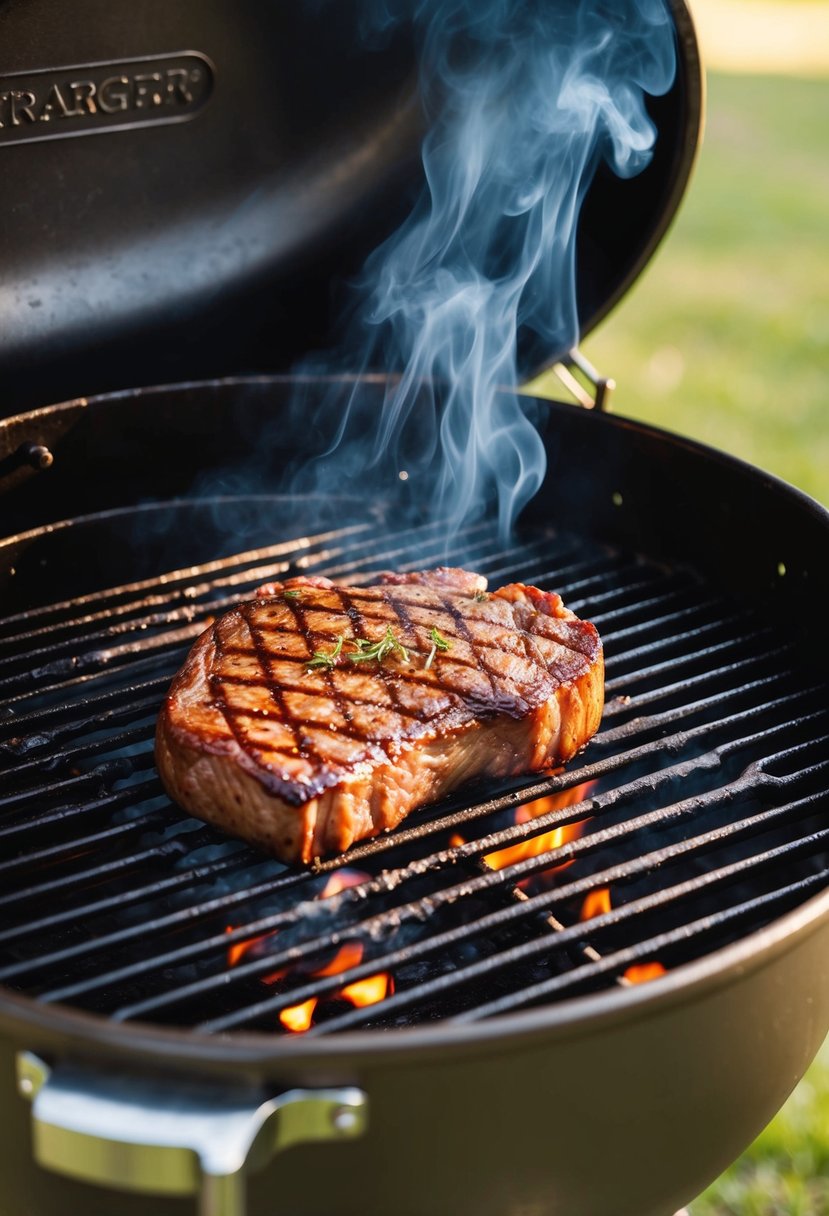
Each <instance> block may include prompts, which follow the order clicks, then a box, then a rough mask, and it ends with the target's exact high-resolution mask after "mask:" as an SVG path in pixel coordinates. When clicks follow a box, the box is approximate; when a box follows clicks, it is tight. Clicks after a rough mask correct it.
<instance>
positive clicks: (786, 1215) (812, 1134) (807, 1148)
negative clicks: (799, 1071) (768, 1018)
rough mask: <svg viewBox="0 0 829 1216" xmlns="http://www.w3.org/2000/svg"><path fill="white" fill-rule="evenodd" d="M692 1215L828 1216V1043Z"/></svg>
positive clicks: (697, 1205) (696, 1204) (701, 1199)
mask: <svg viewBox="0 0 829 1216" xmlns="http://www.w3.org/2000/svg"><path fill="white" fill-rule="evenodd" d="M691 1213H692V1216H829V1042H828V1043H827V1045H826V1046H825V1047H824V1048H823V1050H822V1052H821V1054H820V1055H819V1056H818V1059H817V1060H816V1061H815V1063H814V1064H813V1065H812V1067H811V1069H810V1070H809V1072H808V1073H807V1075H806V1078H805V1079H804V1080H803V1081H802V1082H801V1083H800V1085H799V1086H798V1087H797V1089H796V1090H795V1092H794V1093H793V1094H792V1096H791V1098H790V1099H789V1101H788V1102H787V1103H786V1105H785V1106H784V1107H783V1110H782V1111H781V1112H780V1114H779V1115H778V1116H777V1118H776V1119H774V1120H773V1122H772V1123H770V1124H769V1126H768V1127H767V1128H766V1130H765V1131H764V1132H763V1133H762V1134H761V1135H760V1136H759V1137H758V1138H757V1140H755V1142H754V1144H753V1145H752V1147H751V1148H750V1149H749V1151H748V1152H747V1153H746V1154H745V1156H744V1157H742V1158H741V1159H740V1161H738V1162H737V1164H736V1165H734V1166H732V1168H731V1169H730V1170H728V1171H727V1172H726V1173H725V1174H723V1176H722V1177H721V1178H719V1179H718V1180H717V1182H715V1183H714V1185H713V1186H712V1187H709V1189H708V1190H707V1191H706V1192H705V1194H704V1195H703V1196H702V1197H701V1198H700V1199H698V1200H697V1201H696V1202H695V1203H694V1204H693V1205H692V1209H691Z"/></svg>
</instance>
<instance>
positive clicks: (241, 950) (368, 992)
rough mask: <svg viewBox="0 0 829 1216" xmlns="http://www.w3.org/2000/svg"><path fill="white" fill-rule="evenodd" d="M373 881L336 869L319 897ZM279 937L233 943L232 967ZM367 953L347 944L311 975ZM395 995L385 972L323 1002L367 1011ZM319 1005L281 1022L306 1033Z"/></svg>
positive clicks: (299, 1008) (267, 979)
mask: <svg viewBox="0 0 829 1216" xmlns="http://www.w3.org/2000/svg"><path fill="white" fill-rule="evenodd" d="M461 843H462V842H461ZM370 878H371V875H370V874H364V873H363V872H362V871H361V870H349V869H342V870H335V871H334V873H333V874H332V875H331V877H330V878H329V879H328V881H327V882H326V884H325V886H324V887H323V889H322V891H320V892H319V894H318V895H317V896H316V898H317V899H331V898H332V897H333V896H335V895H339V894H340V892H342V891H347V890H348V889H349V887H356V886H358V885H359V884H360V883H363V882H368V881H369V879H370ZM235 932H236V927H235V926H234V925H227V926H226V928H225V933H235ZM276 935H277V934H276V931H274V932H273V933H263V934H260V935H259V936H258V937H249V938H246V939H245V940H244V941H241V942H233V943H232V944H230V945H229V946H228V948H227V965H228V967H235V966H236V964H237V963H239V962H240V961H241V960H242V959H243V958H244V957H245V955H246V954H248V953H250V952H251V951H253V950H255V948H256V947H257V946H258V945H259V944H260V942H266V941H269V940H270V939H272V938H274V937H276ZM363 952H364V951H363V947H362V945H361V944H360V943H359V942H345V943H344V944H343V945H342V946H340V948H339V950H338V951H337V953H336V954H335V955H334V957H333V958H332V959H331V961H330V962H328V963H326V964H325V965H324V966H323V967H319V968H318V969H317V970H316V971H313V972H311V974H312V975H313V976H314V977H316V978H318V979H324V978H326V977H327V976H331V975H339V974H340V973H341V972H343V971H349V970H350V969H351V968H352V967H356V966H358V965H359V963H360V962H361V961H362V958H363ZM288 975H290V969H287V968H283V969H282V970H279V971H273V972H271V973H270V974H269V975H263V976H262V977H261V982H262V983H263V984H278V983H279V982H280V981H281V980H284V979H285V977H286V976H288ZM392 992H394V981H393V979H392V977H391V976H390V975H388V974H387V973H386V972H382V973H380V974H378V975H369V976H366V977H365V978H364V979H361V980H355V982H354V983H353V984H347V985H346V986H345V987H344V988H342V989H340V991H339V992H335V993H333V994H332V995H331V997H326V998H322V999H325V1000H335V1001H336V1000H344V1001H349V1002H350V1003H351V1004H352V1005H355V1006H357V1007H358V1008H363V1007H365V1006H366V1005H376V1004H378V1002H380V1001H382V1000H384V999H385V998H386V997H387V996H388V995H389V994H390V993H392ZM319 1003H320V998H319V997H311V998H310V999H309V1000H307V1001H303V1002H302V1003H301V1004H299V1005H290V1006H288V1008H287V1009H283V1010H282V1012H281V1013H280V1014H279V1021H280V1022H281V1023H282V1025H283V1026H284V1028H285V1029H286V1030H289V1031H290V1032H291V1033H292V1034H302V1033H303V1031H305V1030H308V1029H309V1028H310V1027H311V1026H312V1025H313V1021H314V1013H315V1011H316V1008H317V1005H318V1004H319Z"/></svg>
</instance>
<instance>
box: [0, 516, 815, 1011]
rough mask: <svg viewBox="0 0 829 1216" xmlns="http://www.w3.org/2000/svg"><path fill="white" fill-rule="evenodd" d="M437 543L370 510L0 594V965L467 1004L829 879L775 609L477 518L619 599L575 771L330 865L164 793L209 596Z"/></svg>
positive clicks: (274, 991) (322, 998)
mask: <svg viewBox="0 0 829 1216" xmlns="http://www.w3.org/2000/svg"><path fill="white" fill-rule="evenodd" d="M445 560H446V553H445V536H444V534H443V530H442V529H441V528H440V526H437V525H430V526H424V527H420V528H410V529H406V530H401V531H400V532H399V533H397V534H395V535H394V536H393V538H392V541H391V543H389V541H388V534H387V533H386V534H385V537H384V539H382V540H381V539H378V537H377V530H376V528H371V527H370V526H365V527H364V526H362V525H359V524H357V525H354V526H351V527H348V528H342V529H338V530H336V529H335V530H331V531H328V532H325V533H320V534H319V535H316V536H309V537H303V538H299V539H297V540H295V541H291V542H284V543H281V544H279V545H272V546H269V547H263V548H260V549H256V550H250V551H248V552H245V553H243V554H240V555H237V556H235V557H233V558H230V559H222V560H216V561H210V562H206V563H204V564H203V565H200V566H198V567H190V568H187V569H184V570H179V571H175V572H172V573H168V574H165V575H163V576H160V577H157V578H151V579H145V580H143V581H140V582H134V583H131V584H129V585H127V586H122V587H119V588H115V589H111V590H103V591H98V592H94V593H92V594H90V595H86V596H84V597H82V598H80V599H75V600H72V601H66V602H63V603H59V604H55V605H49V606H44V607H40V608H37V609H35V610H33V611H32V612H29V613H25V614H24V613H21V614H17V615H15V616H11V617H8V618H6V620H5V621H2V622H0V765H2V768H3V771H4V781H3V791H4V792H3V794H2V796H0V847H1V848H2V852H0V877H2V894H0V908H1V909H2V923H1V924H0V982H2V983H4V984H7V985H9V986H11V987H13V988H15V989H18V990H20V991H22V992H25V993H28V994H30V995H32V996H35V997H37V998H39V999H40V1000H42V1001H44V1002H57V1001H60V1002H68V1003H71V1004H72V1005H74V1006H76V1007H80V1008H84V1009H89V1010H93V1011H96V1012H98V1013H101V1014H104V1015H106V1016H108V1017H110V1018H113V1019H116V1020H121V1021H125V1020H130V1019H135V1018H140V1019H142V1020H149V1021H158V1022H163V1023H168V1024H175V1025H186V1026H190V1025H197V1026H199V1027H200V1028H201V1029H204V1030H207V1031H212V1032H220V1031H222V1032H223V1031H229V1030H234V1029H251V1028H254V1029H260V1030H269V1031H273V1032H276V1031H281V1030H285V1029H286V1027H287V1024H291V1025H295V1020H294V1019H293V1018H292V1017H290V1016H289V1014H290V1013H291V1011H294V1012H295V1011H297V1010H298V1009H302V1010H305V1011H306V1015H307V1016H306V1021H307V1022H309V1023H310V1028H309V1029H308V1034H310V1035H319V1034H330V1033H332V1032H335V1031H340V1030H345V1029H349V1028H352V1027H356V1026H367V1025H368V1026H377V1027H392V1026H397V1025H406V1024H411V1023H412V1022H418V1021H431V1020H433V1019H437V1018H452V1019H454V1020H459V1021H470V1020H477V1019H480V1018H484V1017H488V1016H492V1015H493V1014H497V1013H502V1012H505V1011H508V1010H513V1009H518V1008H522V1007H526V1006H528V1005H532V1004H537V1003H545V1002H549V1001H552V1000H559V999H562V998H565V997H568V996H572V995H575V994H579V993H584V992H590V991H595V990H597V989H599V988H602V987H607V986H608V985H611V986H612V985H626V984H630V983H631V982H634V981H635V980H636V979H637V978H638V974H637V972H636V971H635V970H633V969H635V968H636V967H638V966H641V965H648V966H649V967H651V968H653V966H654V965H657V970H658V969H660V968H665V969H667V970H671V969H673V968H674V967H676V966H679V965H681V964H682V963H683V962H686V961H688V960H690V959H693V958H697V957H700V956H701V955H703V954H705V953H707V952H709V951H710V950H712V949H715V948H717V947H719V946H722V945H724V944H726V943H728V942H730V941H733V940H735V939H736V938H738V937H740V936H742V935H744V934H746V933H748V932H751V931H753V930H755V929H757V928H759V927H760V926H762V925H763V924H765V923H768V921H770V920H771V919H773V918H774V917H775V916H778V915H779V914H781V913H782V912H783V911H785V910H787V909H789V908H791V907H793V906H795V905H796V904H797V903H798V902H801V901H802V900H803V899H805V898H806V897H807V896H808V895H810V894H812V893H814V892H816V891H817V890H819V889H821V888H822V887H823V886H825V885H826V883H827V880H829V829H827V828H825V827H824V826H822V822H821V812H822V811H825V805H826V794H825V790H826V787H827V777H828V776H829V761H827V760H826V759H825V756H826V743H827V740H829V711H827V704H828V702H827V697H826V688H825V686H822V685H821V684H820V681H819V680H818V679H817V678H816V677H815V676H814V675H813V673H811V672H810V671H809V668H808V666H806V665H804V664H803V663H802V662H801V660H800V658H799V656H798V654H797V652H796V650H795V649H794V647H793V646H792V644H791V641H790V640H789V638H788V637H787V635H786V633H785V631H784V630H783V629H781V628H777V627H775V624H774V623H773V622H769V621H764V620H763V619H762V618H761V616H759V615H758V614H757V613H756V612H755V611H754V610H753V609H752V608H751V607H747V606H745V605H739V604H735V603H733V602H726V601H724V600H723V599H722V598H721V597H720V596H718V595H716V594H714V593H712V589H711V588H710V587H707V586H706V585H705V584H704V583H703V582H701V581H700V580H699V579H697V578H696V577H694V576H693V575H692V574H691V573H689V572H688V571H685V570H681V569H680V570H676V569H669V568H667V567H665V566H660V565H656V564H653V563H649V562H647V561H644V560H641V559H639V558H637V557H636V556H634V555H631V554H625V553H621V552H617V551H613V550H611V549H608V548H606V547H604V546H598V545H595V544H590V543H586V542H585V541H584V539H583V538H580V537H578V536H573V535H567V534H562V533H557V532H555V531H553V530H551V529H547V530H536V531H534V532H531V533H527V534H525V535H523V536H522V538H521V540H520V543H519V544H518V545H517V547H515V548H511V549H510V550H509V551H505V550H504V548H503V546H502V545H501V544H500V543H499V540H498V538H497V536H496V535H495V534H494V532H493V531H492V530H491V529H490V527H489V526H487V525H481V526H480V527H479V528H478V529H476V530H475V532H474V533H472V534H471V535H467V536H465V537H464V538H463V550H462V552H458V553H457V554H456V555H454V560H455V561H458V562H459V561H461V560H462V561H463V563H464V564H465V565H467V566H468V567H470V568H474V569H478V570H480V571H481V572H482V573H484V574H486V575H487V576H488V577H489V579H490V583H491V584H492V585H497V584H498V583H501V582H505V581H510V580H514V579H520V580H522V581H525V582H532V583H537V584H538V585H540V586H542V587H550V588H554V589H555V590H557V591H559V592H560V593H561V594H562V595H563V596H564V599H565V602H566V603H567V605H568V606H569V607H571V608H573V609H574V610H575V611H576V612H578V613H579V614H580V615H583V616H585V617H587V618H589V619H591V620H593V621H595V623H596V624H597V626H598V627H599V630H600V632H601V634H602V638H603V641H604V644H605V654H606V665H607V699H608V703H607V708H606V712H605V718H604V722H603V726H602V729H601V731H600V733H599V735H598V736H597V737H596V739H595V740H594V741H593V743H591V745H590V746H589V748H588V749H587V750H586V751H585V752H584V753H583V755H582V756H581V757H579V758H577V760H576V761H574V762H573V763H571V764H570V765H569V766H568V768H567V770H566V772H562V773H559V774H556V775H553V776H546V777H538V776H536V777H534V778H525V779H520V780H513V781H509V782H501V783H491V782H490V783H489V784H488V785H487V786H485V787H483V786H479V787H470V788H467V789H466V790H465V791H461V792H460V793H459V794H458V796H456V797H453V798H451V799H447V800H446V801H445V802H443V803H442V804H441V805H440V806H439V807H437V808H434V809H433V810H432V811H431V812H425V813H420V814H418V815H416V816H413V817H411V818H410V819H408V820H407V821H406V823H405V824H404V825H403V827H402V828H401V830H399V831H397V832H395V833H393V834H392V835H390V836H387V837H382V838H380V839H376V840H372V841H368V842H364V843H363V844H361V845H358V846H356V847H355V848H353V849H352V850H350V851H349V853H348V854H347V856H346V857H345V858H333V859H328V860H326V861H324V862H323V863H321V864H320V865H319V866H318V867H317V868H315V869H314V870H312V871H296V870H290V869H288V868H286V867H284V866H282V865H280V864H279V863H278V862H275V861H272V860H270V859H266V858H264V857H262V856H261V855H260V854H257V853H255V852H254V851H253V850H251V849H249V848H248V847H247V846H245V845H242V844H240V843H238V842H232V841H227V840H226V839H225V838H224V837H222V836H220V835H219V834H218V833H215V832H213V831H212V830H211V829H209V828H207V827H206V826H204V825H202V824H200V823H198V822H197V821H195V820H192V819H189V818H186V817H184V816H183V815H182V814H181V813H180V812H178V811H177V810H176V809H175V808H173V807H171V806H170V804H169V802H168V801H167V799H166V798H165V796H164V794H163V792H162V790H161V787H160V784H159V782H158V780H157V777H156V775H155V770H154V764H153V756H152V737H153V730H154V723H155V715H156V712H157V708H158V704H159V702H160V699H161V697H162V695H163V693H164V691H165V689H166V687H167V685H168V683H169V680H170V678H171V676H172V674H173V673H174V672H175V670H176V669H177V668H178V666H179V665H180V663H181V661H182V659H183V656H184V654H185V653H186V650H187V647H188V646H189V644H190V643H191V642H192V640H193V639H194V638H195V637H196V636H197V635H198V634H199V633H200V632H201V630H202V628H203V627H204V625H205V623H206V618H207V617H210V616H213V615H215V614H216V613H218V612H220V611H223V610H224V609H225V608H227V607H229V606H230V605H231V604H233V603H234V602H236V601H237V600H238V599H239V598H241V597H243V596H244V595H245V594H246V593H249V592H251V591H252V590H253V589H254V588H255V587H256V586H257V585H258V584H259V583H261V582H263V581H266V580H268V579H273V578H277V577H280V576H283V575H286V574H289V573H299V572H319V573H324V574H326V575H328V576H329V577H333V578H349V579H354V581H355V582H360V581H363V582H364V581H367V580H368V579H369V578H370V576H371V574H372V573H373V572H375V571H377V570H380V569H383V568H389V567H395V568H399V569H417V568H422V567H425V566H428V565H430V564H438V563H440V562H443V561H445ZM450 560H452V559H451V558H450ZM540 800H546V801H544V802H541V801H540ZM527 807H529V808H530V809H529V810H527V809H522V810H518V808H527ZM574 825H576V826H574ZM534 842H535V843H534ZM344 867H345V868H346V873H345V874H343V870H344ZM332 876H336V877H337V878H338V879H339V880H340V882H341V886H342V884H343V882H344V883H345V885H344V886H343V887H342V889H340V890H339V891H338V892H337V893H334V894H332V893H330V891H329V889H328V888H327V883H328V882H329V880H330V879H331V878H332ZM349 884H350V885H349ZM597 894H598V895H599V896H600V904H599V908H598V910H595V911H593V912H591V913H590V914H589V915H588V913H587V909H586V906H585V900H586V899H587V898H588V897H591V896H593V897H595V896H596V895H597ZM602 901H603V902H602ZM585 917H587V918H586V919H584V918H585ZM355 944H357V945H358V946H359V949H355ZM335 957H336V958H337V959H338V960H339V965H340V966H341V969H340V970H337V969H336V966H337V964H335V963H334V961H333V960H334V959H335ZM231 964H232V965H231ZM378 975H381V976H384V977H386V986H385V988H384V989H383V991H384V993H385V996H384V999H382V1000H379V1002H376V1001H375V999H374V998H372V999H371V1000H369V1001H368V1002H367V1003H365V1004H363V1003H361V1000H363V999H365V990H366V985H370V984H371V983H372V981H373V980H374V979H375V977H377V976H378ZM388 977H390V979H389V978H388ZM358 994H362V996H361V999H360V1000H358ZM311 1003H313V1009H312V1008H311ZM286 1010H287V1011H288V1014H286Z"/></svg>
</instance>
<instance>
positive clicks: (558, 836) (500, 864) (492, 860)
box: [484, 781, 594, 887]
mask: <svg viewBox="0 0 829 1216" xmlns="http://www.w3.org/2000/svg"><path fill="white" fill-rule="evenodd" d="M593 784H594V783H593V782H590V781H587V782H584V783H583V784H581V785H576V786H574V787H573V788H572V789H569V790H562V792H561V793H559V794H551V795H549V796H548V797H546V798H538V799H536V801H535V802H525V803H524V804H523V805H522V806H519V807H517V808H516V811H515V823H517V824H518V823H529V822H530V821H531V820H533V819H538V818H540V817H541V816H542V815H548V814H549V813H550V812H551V811H559V810H563V809H564V808H565V807H568V806H576V805H577V804H578V803H579V802H583V801H584V800H585V798H586V797H587V796H588V793H589V792H590V789H591V786H592V785H593ZM586 823H587V820H586V819H580V820H579V821H578V822H577V823H565V824H562V825H560V826H559V827H555V828H552V829H551V830H550V831H549V832H542V833H541V835H540V836H532V837H530V838H529V839H528V840H522V841H520V842H519V843H518V844H514V845H510V846H508V847H507V848H506V849H498V850H497V852H494V853H487V855H486V856H485V857H484V861H485V862H486V864H487V865H488V866H489V868H490V869H491V870H504V869H506V868H507V866H513V865H516V864H517V863H518V862H519V861H526V860H527V859H528V858H531V857H543V856H544V854H545V853H552V852H553V851H554V850H555V849H560V848H561V847H562V845H565V844H568V843H569V842H570V841H571V840H578V838H579V836H581V834H582V832H583V831H584V828H585V825H586ZM572 864H573V862H572V859H568V860H565V861H561V862H558V863H556V864H554V865H552V866H550V867H549V869H547V870H544V871H543V873H542V874H536V875H533V876H532V877H531V878H528V879H525V880H524V881H523V882H522V883H519V884H518V885H519V886H522V887H523V886H526V885H534V886H535V885H538V884H539V882H543V881H544V880H545V879H546V878H548V877H549V876H551V875H553V874H557V873H559V872H560V871H561V870H565V869H566V868H567V867H568V866H571V865H572Z"/></svg>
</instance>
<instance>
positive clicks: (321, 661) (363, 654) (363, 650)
mask: <svg viewBox="0 0 829 1216" xmlns="http://www.w3.org/2000/svg"><path fill="white" fill-rule="evenodd" d="M345 641H346V638H345V634H340V636H339V637H338V638H337V641H336V643H335V645H334V647H333V648H332V649H331V650H315V651H314V653H313V655H312V657H311V658H310V659H308V661H307V662H306V664H305V666H306V667H307V668H308V670H309V671H310V670H311V669H312V668H314V667H325V668H329V669H330V668H333V667H336V666H337V663H338V661H339V660H340V659H343V660H346V659H347V660H349V661H350V662H352V663H365V662H374V663H382V662H383V660H384V659H386V658H388V656H389V655H390V654H398V655H400V658H401V659H402V660H403V662H404V663H408V661H409V653H410V652H409V649H408V647H406V646H404V645H403V643H402V642H401V641H400V639H399V638H396V637H395V636H394V631H393V630H392V627H391V625H387V626H386V632H385V633H384V634H383V636H382V637H381V638H380V640H379V641H377V642H371V641H369V639H368V638H350V639H349V645H350V646H353V647H354V649H353V650H347V651H343V645H344V644H345ZM429 641H430V642H431V643H432V648H431V650H430V651H429V654H428V655H427V657H426V662H425V664H424V666H423V670H424V671H428V670H429V668H430V667H431V666H432V663H433V662H434V661H435V655H436V654H437V652H438V651H439V650H440V651H446V650H450V649H451V647H452V643H451V642H450V641H449V639H448V638H445V637H444V636H443V634H442V633H441V632H440V631H439V630H438V629H437V628H435V627H434V626H433V627H432V628H431V629H430V630H429ZM415 653H417V651H415ZM421 653H422V651H421Z"/></svg>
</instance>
